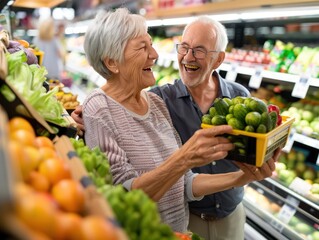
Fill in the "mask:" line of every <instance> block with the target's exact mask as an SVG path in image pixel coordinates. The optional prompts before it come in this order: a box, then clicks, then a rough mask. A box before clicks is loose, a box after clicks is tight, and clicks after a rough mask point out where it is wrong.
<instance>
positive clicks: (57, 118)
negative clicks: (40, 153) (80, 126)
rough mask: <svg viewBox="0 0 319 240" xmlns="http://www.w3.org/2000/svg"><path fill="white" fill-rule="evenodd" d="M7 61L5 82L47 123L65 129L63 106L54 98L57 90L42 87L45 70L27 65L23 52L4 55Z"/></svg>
mask: <svg viewBox="0 0 319 240" xmlns="http://www.w3.org/2000/svg"><path fill="white" fill-rule="evenodd" d="M6 57H7V61H8V76H7V79H6V80H7V81H8V82H9V83H10V84H11V85H12V86H13V87H14V88H15V89H16V90H17V91H18V92H19V93H20V94H21V95H22V96H23V97H24V98H25V99H26V100H27V101H28V102H29V103H30V104H31V105H32V106H33V107H34V108H35V110H36V111H37V112H38V113H39V114H40V115H41V116H42V117H43V118H44V119H45V120H46V121H48V122H51V123H54V124H57V125H59V126H63V127H66V126H67V125H68V122H67V121H66V120H65V119H64V118H63V117H62V113H63V106H62V104H61V103H60V102H58V101H57V99H56V98H55V96H54V95H55V94H56V93H57V92H58V88H57V87H56V88H54V89H52V90H50V91H48V92H46V89H45V88H44V87H43V83H44V81H45V80H46V75H47V73H48V72H47V70H46V68H45V67H43V66H39V65H37V64H31V65H28V64H27V63H26V61H27V56H26V54H25V53H24V51H23V50H21V51H18V52H15V53H12V54H9V53H7V54H6Z"/></svg>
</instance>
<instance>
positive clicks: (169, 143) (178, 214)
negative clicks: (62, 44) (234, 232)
mask: <svg viewBox="0 0 319 240" xmlns="http://www.w3.org/2000/svg"><path fill="white" fill-rule="evenodd" d="M84 49H85V52H86V55H87V58H88V61H89V62H90V64H91V65H92V67H93V68H94V69H95V70H96V71H97V72H98V73H99V74H100V75H101V76H103V77H104V78H105V79H107V80H106V81H105V85H104V86H102V87H101V88H99V89H96V90H94V91H92V92H91V93H90V94H89V96H88V97H87V98H86V100H85V101H84V103H83V120H84V125H85V129H86V132H85V140H86V143H87V145H88V146H89V147H94V146H99V147H100V148H101V150H102V151H104V152H105V154H107V156H108V159H109V162H110V165H111V171H112V174H113V180H114V184H122V185H123V186H124V187H125V188H126V189H128V190H131V189H137V188H139V189H143V191H144V192H145V193H146V194H148V195H149V196H150V197H151V198H152V199H153V200H154V201H157V202H158V208H159V212H160V214H161V217H162V220H163V221H164V222H165V223H167V224H169V225H170V226H171V227H172V229H173V230H174V231H179V232H184V231H186V228H187V224H188V204H187V201H190V200H192V201H194V200H200V199H202V197H203V196H204V195H206V194H211V193H214V192H218V191H222V190H226V189H229V188H232V187H237V186H243V185H245V184H247V183H249V182H251V181H254V180H261V179H263V178H265V177H268V176H270V175H271V173H272V171H273V170H274V160H273V159H271V160H269V161H268V162H267V163H265V164H264V165H263V166H262V167H261V168H260V169H259V171H258V172H257V173H256V172H255V174H254V173H253V171H254V170H255V169H256V168H255V167H254V166H251V165H245V164H241V163H238V165H239V166H240V167H241V170H240V171H238V172H233V173H226V174H216V175H210V174H194V173H192V172H191V171H190V169H191V168H193V167H196V166H203V165H206V164H208V163H210V162H212V161H214V160H218V159H222V158H224V157H225V156H226V155H227V152H228V151H229V150H231V149H232V148H233V145H232V144H231V143H230V142H229V141H228V140H227V139H226V138H223V137H220V135H222V134H224V133H229V132H230V131H231V127H230V126H226V125H225V126H218V127H214V128H211V129H200V130H198V131H197V132H196V133H195V134H194V136H193V137H192V138H190V139H189V140H188V141H187V142H186V143H185V144H184V145H183V146H182V145H181V141H180V138H179V136H178V135H177V134H176V131H175V129H174V128H173V125H172V121H171V118H170V115H169V112H168V110H167V108H166V105H165V103H164V102H163V100H162V99H161V98H159V97H158V96H157V95H155V94H154V93H151V92H147V91H145V90H144V89H145V88H147V87H150V86H153V85H154V84H155V79H154V76H153V73H152V70H151V68H152V66H153V65H154V61H155V60H156V59H157V57H158V54H157V52H156V51H155V49H154V48H153V47H152V40H151V37H150V35H149V34H148V33H147V26H146V22H145V19H144V18H143V17H141V16H139V15H134V14H130V13H129V12H128V11H127V10H126V9H124V8H119V9H117V10H116V11H115V12H107V13H102V14H99V15H98V16H97V17H96V19H95V21H94V24H93V25H92V26H91V27H90V28H89V29H88V31H87V33H86V36H85V42H84ZM185 114H187V113H185Z"/></svg>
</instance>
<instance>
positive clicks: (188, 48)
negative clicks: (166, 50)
mask: <svg viewBox="0 0 319 240" xmlns="http://www.w3.org/2000/svg"><path fill="white" fill-rule="evenodd" d="M179 46H185V48H187V51H186V53H185V54H183V53H180V52H178V48H179ZM196 48H197V49H198V48H201V49H202V50H204V51H206V52H205V57H203V58H198V57H196V52H195V50H196ZM190 49H191V50H192V54H193V57H194V58H196V59H205V58H206V57H207V54H208V53H210V52H214V53H218V52H221V51H216V50H211V51H207V50H206V49H205V48H202V47H194V48H191V47H188V46H187V45H185V44H182V43H177V44H176V51H177V53H178V54H181V55H183V56H186V55H187V53H188V51H189V50H190ZM194 49H195V50H194ZM202 52H203V51H202ZM203 53H204V52H203Z"/></svg>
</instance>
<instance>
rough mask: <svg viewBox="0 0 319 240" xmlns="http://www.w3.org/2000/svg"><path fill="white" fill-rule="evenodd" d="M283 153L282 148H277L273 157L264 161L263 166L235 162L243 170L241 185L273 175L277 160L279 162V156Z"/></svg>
mask: <svg viewBox="0 0 319 240" xmlns="http://www.w3.org/2000/svg"><path fill="white" fill-rule="evenodd" d="M280 154H281V148H278V149H276V151H275V153H274V155H273V157H272V158H271V159H269V160H268V161H266V162H264V164H263V165H262V166H261V167H255V166H253V165H250V164H245V163H241V162H235V164H236V165H237V166H238V167H240V169H241V171H242V172H243V176H242V179H241V180H242V181H243V182H242V183H241V184H240V185H245V182H246V184H248V183H250V182H252V181H261V180H263V179H265V178H267V177H271V175H272V173H273V171H275V169H276V166H275V162H277V160H278V158H279V156H280Z"/></svg>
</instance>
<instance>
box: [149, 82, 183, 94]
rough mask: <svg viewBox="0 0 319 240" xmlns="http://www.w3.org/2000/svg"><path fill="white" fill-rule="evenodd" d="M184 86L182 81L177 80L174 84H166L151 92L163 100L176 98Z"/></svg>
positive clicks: (154, 88) (153, 88) (155, 87)
mask: <svg viewBox="0 0 319 240" xmlns="http://www.w3.org/2000/svg"><path fill="white" fill-rule="evenodd" d="M182 86H183V83H182V81H181V80H180V79H176V80H175V81H174V82H173V83H166V84H164V85H162V86H154V87H152V88H151V89H150V90H149V91H150V92H153V93H155V94H157V95H159V96H160V97H162V98H163V97H169V96H175V95H176V93H178V92H180V91H181V88H182Z"/></svg>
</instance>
